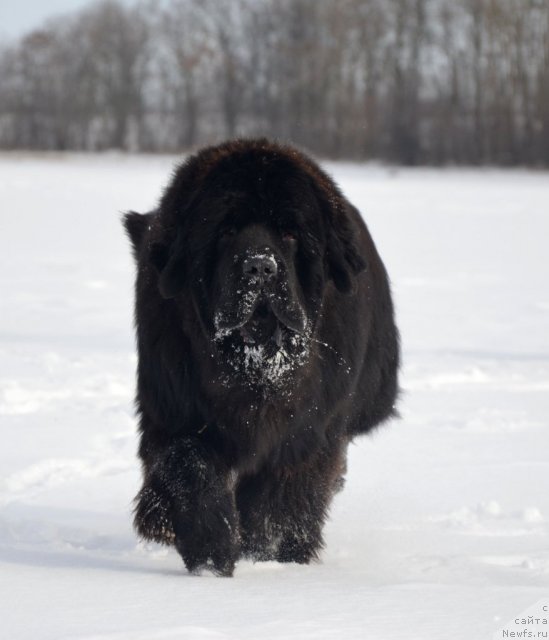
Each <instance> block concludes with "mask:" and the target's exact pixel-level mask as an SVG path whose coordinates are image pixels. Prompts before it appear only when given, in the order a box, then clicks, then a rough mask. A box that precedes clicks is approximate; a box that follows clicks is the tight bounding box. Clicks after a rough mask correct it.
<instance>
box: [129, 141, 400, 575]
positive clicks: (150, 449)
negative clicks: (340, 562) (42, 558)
mask: <svg viewBox="0 0 549 640" xmlns="http://www.w3.org/2000/svg"><path fill="white" fill-rule="evenodd" d="M124 222H125V226H126V230H127V232H128V235H129V237H130V239H131V242H132V245H133V252H134V255H135V259H136V262H137V281H136V287H135V296H136V303H135V323H136V332H137V346H138V354H139V364H138V374H137V408H138V413H139V429H140V447H139V456H140V458H141V461H142V467H143V487H142V489H141V491H140V492H139V494H138V496H137V498H136V507H135V527H136V529H137V531H138V533H139V534H140V536H142V537H143V538H145V539H147V540H154V541H156V542H160V543H164V544H169V545H172V544H173V545H175V547H176V549H177V550H178V552H179V553H180V554H181V556H182V558H183V560H184V562H185V565H186V566H187V568H188V570H189V571H191V572H196V571H200V570H201V569H203V568H208V569H211V570H212V571H213V572H215V573H217V574H219V575H224V576H230V575H232V573H233V570H234V567H235V562H236V561H237V559H238V558H240V557H247V558H251V559H253V560H277V561H279V562H299V563H307V562H309V561H310V560H312V559H314V558H317V557H318V554H319V551H320V550H321V549H322V546H323V540H322V528H323V524H324V521H325V519H326V517H327V512H328V507H329V505H330V502H331V500H332V497H333V495H334V493H335V492H337V491H338V490H339V489H340V488H341V487H342V485H343V479H344V474H345V471H346V450H347V445H348V444H349V442H350V441H351V440H352V439H353V438H354V437H355V436H357V435H360V434H362V433H366V432H367V431H369V430H370V429H372V428H373V427H375V426H376V425H377V424H379V423H380V422H381V421H383V420H385V419H386V418H387V417H389V416H391V415H392V414H393V413H394V403H395V397H396V394H397V369H398V362H399V348H398V333H397V329H396V327H395V323H394V319H393V305H392V301H391V294H390V289H389V283H388V279H387V274H386V272H385V268H384V266H383V263H382V261H381V259H380V257H379V255H378V253H377V251H376V248H375V245H374V243H373V241H372V238H371V236H370V234H369V232H368V229H367V228H366V226H365V224H364V222H363V221H362V218H361V216H360V214H359V213H358V211H357V210H356V208H355V207H354V206H353V205H351V204H350V203H349V202H348V201H347V200H346V199H345V197H344V196H343V195H342V193H341V192H340V190H339V189H338V187H337V186H336V185H335V184H334V182H333V181H332V180H331V178H330V177H328V175H326V173H324V171H322V169H320V167H319V166H318V165H317V164H316V163H315V162H313V161H312V160H311V159H310V158H308V157H307V156H305V155H304V154H303V153H301V152H299V151H297V150H296V149H294V148H292V147H289V146H282V145H279V144H275V143H272V142H269V141H267V140H264V139H261V140H236V141H231V142H227V143H225V144H222V145H220V146H214V147H209V148H206V149H203V150H202V151H200V152H199V153H197V154H195V155H193V156H191V157H190V158H188V159H187V160H186V161H185V162H183V164H181V165H180V166H179V167H178V168H177V170H176V171H175V174H174V176H173V178H172V180H171V183H170V184H169V185H168V187H167V188H166V190H165V192H164V194H163V196H162V198H161V200H160V203H159V205H158V208H157V209H156V210H155V211H152V212H150V213H146V214H143V215H142V214H138V213H134V212H130V213H128V214H126V216H125V219H124Z"/></svg>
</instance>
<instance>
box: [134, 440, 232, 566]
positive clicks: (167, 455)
mask: <svg viewBox="0 0 549 640" xmlns="http://www.w3.org/2000/svg"><path fill="white" fill-rule="evenodd" d="M228 474H229V470H228V469H227V468H226V466H225V465H224V464H223V463H222V461H220V460H219V459H217V458H216V456H215V455H214V454H213V453H212V452H210V451H208V450H207V449H206V448H205V447H204V446H203V445H202V444H201V443H200V442H199V441H198V440H196V439H194V438H184V439H179V440H176V441H174V442H173V443H172V444H170V445H169V446H166V447H164V448H163V449H162V450H161V451H159V452H157V453H156V454H155V456H154V458H153V459H152V461H150V462H149V464H148V465H147V469H146V472H145V482H144V485H143V488H142V489H141V491H140V493H139V495H138V496H137V507H136V517H135V525H136V528H137V529H138V531H139V532H140V533H141V534H142V535H144V537H148V538H152V539H157V538H155V536H154V535H151V532H153V533H154V532H155V531H162V532H163V533H162V536H163V538H164V539H163V540H161V541H163V542H168V543H170V542H173V543H174V544H175V547H176V548H177V550H178V551H179V553H180V555H181V557H182V558H183V560H184V562H185V565H186V567H187V569H188V570H189V571H191V572H198V571H200V570H201V569H203V568H207V569H210V570H212V571H213V572H214V573H217V574H218V575H223V576H231V575H232V573H233V570H234V566H235V562H236V560H237V558H238V555H239V551H240V544H239V542H240V536H239V531H238V516H237V512H236V507H235V499H234V493H233V492H232V490H230V489H229V487H228V483H227V480H228Z"/></svg>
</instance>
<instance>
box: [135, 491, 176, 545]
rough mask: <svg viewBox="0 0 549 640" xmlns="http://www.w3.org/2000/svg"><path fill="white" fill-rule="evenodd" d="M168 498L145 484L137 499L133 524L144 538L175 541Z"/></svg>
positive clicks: (155, 540)
mask: <svg viewBox="0 0 549 640" xmlns="http://www.w3.org/2000/svg"><path fill="white" fill-rule="evenodd" d="M171 511H172V509H171V505H170V502H169V500H168V498H167V497H166V496H165V495H163V494H161V493H159V492H157V491H156V490H155V489H153V488H152V487H150V486H148V485H145V486H144V487H143V488H142V489H141V491H140V492H139V493H138V494H137V497H136V499H135V510H134V520H133V524H134V527H135V529H136V530H137V532H138V533H139V535H140V536H141V537H142V538H145V539H146V540H151V541H153V542H159V543H160V544H166V545H171V544H174V541H175V533H174V530H173V524H172V516H171Z"/></svg>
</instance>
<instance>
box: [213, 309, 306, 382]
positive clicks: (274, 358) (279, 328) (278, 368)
mask: <svg viewBox="0 0 549 640" xmlns="http://www.w3.org/2000/svg"><path fill="white" fill-rule="evenodd" d="M254 335H255V334H254V333H253V332H252V331H251V330H250V329H248V328H247V325H246V323H245V324H244V325H243V326H241V327H235V328H234V329H223V330H218V331H217V332H216V334H215V341H216V344H217V348H218V351H219V354H220V357H221V359H222V361H223V363H224V364H225V367H227V368H228V369H229V370H230V373H225V374H224V375H223V376H222V380H223V383H224V384H225V385H228V386H234V385H235V383H236V384H241V385H244V386H248V387H251V388H263V389H273V390H276V391H277V392H280V393H286V394H289V393H290V392H291V384H290V382H291V379H292V374H293V373H294V372H296V371H297V370H298V369H299V368H300V367H302V366H303V365H304V364H305V363H306V362H307V360H308V358H309V353H310V344H311V339H310V338H311V329H310V326H309V324H307V325H306V327H305V329H304V330H303V331H301V332H297V331H293V330H292V329H289V328H288V327H286V326H285V325H283V324H282V323H280V321H278V320H276V327H275V329H274V331H273V333H272V335H270V336H268V337H265V336H262V338H263V340H262V341H257V340H255V339H254V338H253V336H254Z"/></svg>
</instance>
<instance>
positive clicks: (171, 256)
mask: <svg viewBox="0 0 549 640" xmlns="http://www.w3.org/2000/svg"><path fill="white" fill-rule="evenodd" d="M347 207H348V204H347V203H346V201H345V200H344V198H343V197H342V196H341V194H340V192H339V191H338V189H337V187H336V186H335V185H334V183H333V182H332V181H331V180H330V179H329V178H328V177H327V176H326V175H325V174H324V173H323V172H322V171H321V170H320V169H319V168H318V167H317V166H316V165H315V164H314V163H312V162H311V161H310V160H309V159H308V158H306V157H305V156H303V155H302V154H300V153H298V152H297V151H295V150H293V149H289V148H286V147H280V146H277V145H273V144H271V143H268V142H266V141H240V142H233V143H227V144H226V145H222V146H220V147H213V148H209V149H206V150H204V151H202V152H201V153H199V154H198V155H197V156H193V157H191V158H190V159H189V160H188V161H187V162H186V163H184V164H183V165H182V166H181V167H180V168H179V169H178V170H177V172H176V174H175V176H174V179H173V181H172V183H171V185H170V186H169V187H168V189H167V190H166V193H165V194H164V197H163V199H162V201H161V203H160V209H159V212H158V213H157V214H154V215H151V214H149V215H150V216H151V218H150V219H149V220H145V219H144V217H143V216H138V214H133V213H130V214H128V215H127V216H126V218H125V223H126V228H127V230H128V233H129V235H130V237H131V239H132V241H133V244H134V251H135V252H136V255H138V260H147V261H150V262H151V263H152V264H153V265H154V268H155V273H156V277H157V281H158V282H157V286H158V290H159V292H160V294H161V296H162V297H163V298H165V299H175V300H176V301H177V302H178V309H179V310H180V312H181V313H186V312H191V313H192V312H195V313H197V315H198V317H199V319H200V323H201V326H202V329H203V331H204V333H205V335H206V336H207V338H208V339H209V340H211V341H212V342H213V343H214V344H215V347H216V351H217V353H218V355H219V365H220V367H221V369H222V370H223V375H224V377H225V379H226V380H227V381H230V382H231V383H234V382H235V381H236V382H237V383H240V384H242V383H245V384H247V385H254V386H262V387H268V386H274V387H277V388H280V386H281V384H282V383H284V384H286V383H287V382H288V380H289V379H291V375H292V373H294V372H295V371H297V370H298V369H299V367H300V366H302V365H303V364H304V363H305V362H306V361H307V359H308V355H309V352H310V348H311V343H312V340H314V331H315V326H316V324H317V321H318V318H319V315H320V313H321V309H322V305H323V301H324V297H325V290H326V287H327V286H328V283H329V282H330V281H331V282H332V283H333V284H334V285H335V287H336V288H337V289H338V290H339V291H341V292H343V293H351V292H352V291H353V289H354V280H355V277H356V275H357V274H358V273H359V272H360V271H361V270H362V269H363V268H364V266H365V263H364V261H363V259H362V257H361V256H360V254H359V252H358V250H357V248H356V245H355V237H354V236H355V233H356V231H355V230H354V229H353V228H352V223H351V221H350V218H349V217H348V215H347ZM149 226H150V227H151V228H152V232H151V236H150V238H149V239H148V242H147V243H145V244H146V246H145V248H144V249H143V246H142V245H143V244H144V243H143V242H142V238H143V237H144V234H145V230H146V229H148V228H149Z"/></svg>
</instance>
